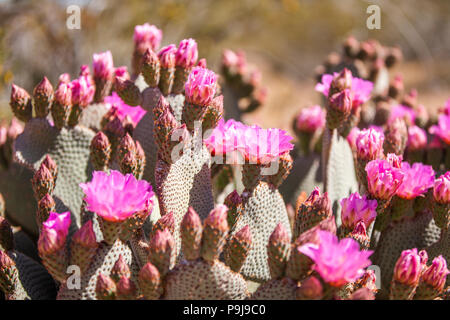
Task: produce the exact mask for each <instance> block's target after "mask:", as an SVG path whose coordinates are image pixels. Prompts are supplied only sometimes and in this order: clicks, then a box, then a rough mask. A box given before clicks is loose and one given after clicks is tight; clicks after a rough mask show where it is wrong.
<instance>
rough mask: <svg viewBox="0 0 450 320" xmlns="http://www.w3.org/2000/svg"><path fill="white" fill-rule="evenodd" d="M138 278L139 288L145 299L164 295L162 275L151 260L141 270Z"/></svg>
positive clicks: (153, 298) (154, 298)
mask: <svg viewBox="0 0 450 320" xmlns="http://www.w3.org/2000/svg"><path fill="white" fill-rule="evenodd" d="M138 279H139V288H140V289H141V291H142V294H143V295H144V297H145V299H147V300H156V299H158V298H159V297H160V296H161V295H162V293H163V288H162V287H161V276H160V274H159V271H158V269H157V268H156V267H155V266H154V265H152V264H151V263H150V262H147V263H146V264H145V265H144V266H143V267H142V269H141V271H139V278H138Z"/></svg>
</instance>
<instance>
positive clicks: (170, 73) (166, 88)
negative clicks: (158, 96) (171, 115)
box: [158, 67, 174, 96]
mask: <svg viewBox="0 0 450 320" xmlns="http://www.w3.org/2000/svg"><path fill="white" fill-rule="evenodd" d="M173 78H174V68H164V67H161V69H160V79H159V84H158V87H159V90H161V93H162V94H163V95H164V96H167V95H168V94H169V93H170V92H171V90H172V84H173Z"/></svg>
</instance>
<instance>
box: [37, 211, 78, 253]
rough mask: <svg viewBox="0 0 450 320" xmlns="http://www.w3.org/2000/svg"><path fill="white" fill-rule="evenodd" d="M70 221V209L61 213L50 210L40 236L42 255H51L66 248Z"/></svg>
mask: <svg viewBox="0 0 450 320" xmlns="http://www.w3.org/2000/svg"><path fill="white" fill-rule="evenodd" d="M70 223H71V219H70V212H69V211H67V212H64V213H61V214H58V213H56V212H50V215H49V218H48V219H47V221H45V222H44V223H43V224H42V230H41V234H40V236H39V241H38V249H39V253H40V254H41V255H49V254H52V253H54V252H56V251H58V250H61V249H63V248H64V245H65V242H66V237H67V234H68V232H69V226H70Z"/></svg>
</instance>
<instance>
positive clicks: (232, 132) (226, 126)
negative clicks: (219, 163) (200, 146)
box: [203, 119, 245, 156]
mask: <svg viewBox="0 0 450 320" xmlns="http://www.w3.org/2000/svg"><path fill="white" fill-rule="evenodd" d="M243 128H245V125H244V124H243V123H241V122H239V121H236V120H234V119H230V120H228V121H227V122H225V121H224V120H223V119H220V120H219V123H218V124H217V126H216V127H215V128H214V130H212V132H211V134H210V135H209V136H208V137H207V138H206V139H204V140H203V142H204V143H205V145H206V147H207V148H208V150H209V152H210V153H211V155H213V156H216V155H225V154H229V153H232V152H234V151H236V150H238V147H239V146H240V143H241V139H240V137H241V132H242V129H243Z"/></svg>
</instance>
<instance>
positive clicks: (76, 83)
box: [71, 76, 95, 108]
mask: <svg viewBox="0 0 450 320" xmlns="http://www.w3.org/2000/svg"><path fill="white" fill-rule="evenodd" d="M71 88H72V104H74V105H79V106H81V107H82V108H84V107H86V106H87V105H88V104H90V103H91V102H92V99H93V98H94V93H95V86H94V85H93V84H92V83H91V82H90V80H89V78H88V77H86V76H81V77H79V78H78V79H75V80H73V81H72V82H71Z"/></svg>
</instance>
